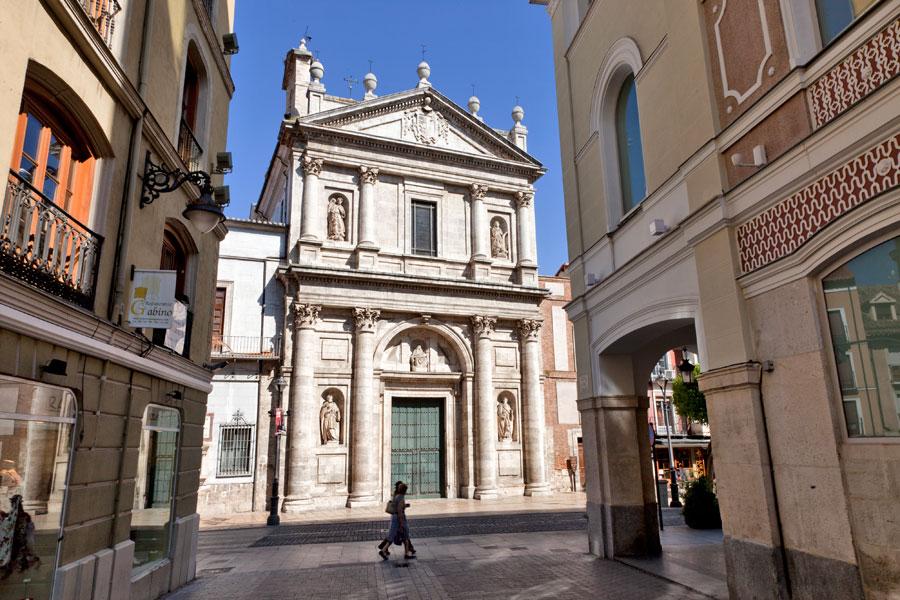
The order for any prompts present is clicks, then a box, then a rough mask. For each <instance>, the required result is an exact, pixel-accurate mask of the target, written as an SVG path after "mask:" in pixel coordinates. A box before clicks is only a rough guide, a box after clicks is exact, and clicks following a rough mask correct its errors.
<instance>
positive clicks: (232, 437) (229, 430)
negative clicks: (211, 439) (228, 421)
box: [216, 425, 254, 477]
mask: <svg viewBox="0 0 900 600" xmlns="http://www.w3.org/2000/svg"><path fill="white" fill-rule="evenodd" d="M253 429H254V426H253V425H220V426H219V467H218V469H217V470H216V477H246V476H249V475H252V474H253Z"/></svg>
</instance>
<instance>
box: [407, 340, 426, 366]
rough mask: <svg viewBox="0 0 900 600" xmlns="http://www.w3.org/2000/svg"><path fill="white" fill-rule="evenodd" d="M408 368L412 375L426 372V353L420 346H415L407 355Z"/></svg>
mask: <svg viewBox="0 0 900 600" xmlns="http://www.w3.org/2000/svg"><path fill="white" fill-rule="evenodd" d="M409 368H410V369H411V370H412V371H413V372H414V373H417V372H421V371H427V370H428V353H426V352H425V350H424V349H423V348H422V344H417V345H416V349H415V350H413V351H412V354H410V355H409Z"/></svg>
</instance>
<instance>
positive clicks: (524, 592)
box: [168, 511, 708, 600]
mask: <svg viewBox="0 0 900 600" xmlns="http://www.w3.org/2000/svg"><path fill="white" fill-rule="evenodd" d="M386 523H387V521H386V520H381V521H371V520H368V521H357V522H344V523H314V524H309V525H289V526H283V527H281V528H279V529H278V530H277V531H275V532H272V531H271V530H267V529H265V528H245V529H220V530H215V531H203V532H201V535H200V547H199V553H198V563H197V572H198V573H197V574H198V579H197V580H196V581H194V582H193V583H191V584H190V585H188V586H186V587H185V588H183V589H181V590H179V591H177V592H176V593H174V594H171V595H170V596H168V598H169V599H171V600H181V599H207V598H209V599H213V598H214V599H216V600H221V599H225V598H228V599H235V600H241V599H244V598H246V599H251V598H252V599H254V600H257V599H269V598H271V599H276V598H279V599H280V598H298V599H299V598H303V599H309V600H317V599H323V600H324V599H326V598H327V599H329V600H332V599H337V598H345V599H348V600H357V599H358V600H362V599H368V598H378V599H392V600H393V599H409V600H413V599H439V598H447V599H456V598H458V599H461V600H462V599H465V600H469V599H488V598H490V599H498V600H499V599H506V598H523V599H524V598H527V599H528V600H536V599H540V598H554V599H557V598H559V599H566V598H568V599H576V598H598V599H622V600H626V599H631V598H634V599H641V600H646V599H656V598H659V599H675V598H683V599H698V600H699V599H702V598H708V596H704V595H701V594H699V593H696V592H694V591H691V590H689V589H688V588H686V587H683V586H681V585H678V584H675V583H671V582H669V581H666V580H664V579H661V578H659V577H655V576H653V575H649V574H646V573H644V572H642V571H640V570H638V569H636V568H633V567H631V566H628V565H625V564H621V563H618V562H612V561H605V560H599V559H597V558H596V557H593V556H591V555H589V554H587V553H586V536H585V519H584V516H583V513H581V512H578V511H561V512H547V513H536V514H494V515H477V516H454V517H450V518H443V519H440V518H433V517H432V518H421V519H418V520H415V519H411V527H412V532H413V536H414V542H415V544H416V549H417V550H418V557H419V558H418V559H417V560H415V561H405V560H403V559H402V549H401V548H399V547H394V551H393V555H392V556H391V560H390V561H388V562H382V561H381V560H380V559H379V558H378V556H377V555H376V548H375V544H374V543H373V541H372V540H375V539H378V537H379V535H380V532H381V529H382V527H383V526H385V525H386ZM678 529H683V528H678ZM329 536H330V538H329ZM426 536H428V537H426ZM326 539H327V540H328V541H325V540H326ZM358 540H367V541H358Z"/></svg>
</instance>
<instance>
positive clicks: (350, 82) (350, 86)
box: [344, 75, 359, 96]
mask: <svg viewBox="0 0 900 600" xmlns="http://www.w3.org/2000/svg"><path fill="white" fill-rule="evenodd" d="M344 81H346V82H347V88H348V89H349V90H350V95H351V96H352V95H353V86H354V85H356V84H357V83H359V79H356V78H355V77H353V76H352V75H347V76H346V77H344Z"/></svg>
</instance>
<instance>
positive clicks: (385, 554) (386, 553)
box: [378, 550, 391, 560]
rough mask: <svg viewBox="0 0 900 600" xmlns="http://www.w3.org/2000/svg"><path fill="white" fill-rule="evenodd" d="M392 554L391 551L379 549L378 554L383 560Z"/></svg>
mask: <svg viewBox="0 0 900 600" xmlns="http://www.w3.org/2000/svg"><path fill="white" fill-rule="evenodd" d="M390 555H391V553H390V552H385V551H384V550H379V551H378V556H380V557H381V560H387V559H388V557H389V556H390Z"/></svg>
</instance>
